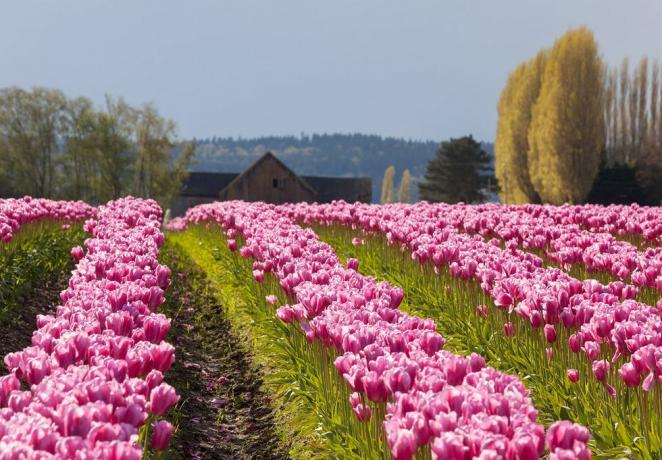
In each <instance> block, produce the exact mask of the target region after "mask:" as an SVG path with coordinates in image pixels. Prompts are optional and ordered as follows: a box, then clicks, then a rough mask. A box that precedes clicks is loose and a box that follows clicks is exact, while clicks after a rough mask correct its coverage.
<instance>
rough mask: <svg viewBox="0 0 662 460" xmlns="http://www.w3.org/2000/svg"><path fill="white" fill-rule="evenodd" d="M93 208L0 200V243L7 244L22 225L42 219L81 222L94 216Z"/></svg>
mask: <svg viewBox="0 0 662 460" xmlns="http://www.w3.org/2000/svg"><path fill="white" fill-rule="evenodd" d="M94 212H95V208H93V207H92V206H90V205H89V204H87V203H85V202H83V201H53V200H46V199H42V198H31V197H29V196H26V197H24V198H19V199H15V198H8V199H0V242H4V243H8V242H10V241H11V240H12V238H13V237H14V235H15V234H16V233H17V232H18V231H19V229H20V228H21V226H22V225H24V224H27V223H29V222H34V221H37V220H42V219H58V220H66V221H81V220H83V219H87V218H88V217H92V216H94Z"/></svg>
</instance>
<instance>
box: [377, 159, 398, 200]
mask: <svg viewBox="0 0 662 460" xmlns="http://www.w3.org/2000/svg"><path fill="white" fill-rule="evenodd" d="M394 179H395V166H393V165H391V166H389V167H388V168H386V171H384V178H383V179H382V196H381V199H380V202H381V203H382V204H385V203H393V181H394Z"/></svg>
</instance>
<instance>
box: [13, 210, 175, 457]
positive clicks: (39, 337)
mask: <svg viewBox="0 0 662 460" xmlns="http://www.w3.org/2000/svg"><path fill="white" fill-rule="evenodd" d="M74 208H76V206H75V205H74ZM74 215H76V214H74ZM80 215H82V213H81V214H79V216H80ZM160 217H161V209H160V208H159V206H158V204H157V203H156V202H155V201H153V200H142V199H134V198H131V197H129V198H125V199H120V200H117V201H111V202H109V203H108V204H106V205H105V206H101V207H99V208H98V210H97V212H96V218H95V219H91V220H88V221H86V222H85V226H84V227H85V230H86V231H87V232H89V233H91V235H92V237H91V238H88V239H87V240H86V242H85V249H86V251H85V250H84V249H83V248H81V247H75V248H73V249H72V251H71V254H72V256H73V257H74V259H75V260H77V262H78V263H77V266H76V269H75V271H74V272H73V273H72V276H71V278H70V281H69V287H68V288H67V289H66V290H64V291H62V293H61V294H60V297H61V301H62V305H60V306H58V307H57V311H56V313H55V315H39V316H38V317H37V327H38V328H37V330H36V331H35V332H34V334H33V336H32V345H31V346H29V347H27V348H25V349H23V350H22V351H18V352H16V353H10V354H8V355H7V356H6V357H5V358H4V362H5V364H6V366H7V368H8V370H9V372H10V373H9V374H8V375H6V376H3V377H0V458H3V459H23V458H31V459H32V458H34V459H48V458H77V459H139V458H141V456H142V454H143V448H142V447H141V446H140V445H139V444H138V442H139V434H138V433H139V430H141V429H142V434H143V437H144V440H143V442H144V444H143V445H144V446H149V440H150V439H148V438H147V433H148V432H149V430H150V429H152V433H153V435H152V437H151V441H152V447H153V448H154V449H156V450H160V449H165V448H166V446H167V444H168V441H169V438H170V436H171V434H172V432H173V426H172V425H171V424H170V423H169V422H167V421H165V420H159V419H160V418H161V417H162V416H163V415H164V414H166V413H167V412H168V410H169V409H170V408H171V407H172V406H173V405H174V404H175V403H176V402H177V400H178V398H179V397H178V396H177V394H176V393H175V390H174V389H173V388H172V387H171V386H169V385H168V384H166V383H164V382H163V373H164V372H165V371H166V370H167V369H168V368H169V367H170V365H171V364H172V363H173V361H174V352H175V350H174V348H173V347H172V346H171V345H170V344H168V343H167V342H164V341H163V339H164V337H165V336H166V334H167V333H168V330H169V328H170V320H169V319H167V318H166V317H165V316H164V315H162V314H158V313H155V311H156V310H157V308H158V306H159V305H160V304H161V303H162V302H163V301H164V296H163V292H164V290H165V289H166V287H167V286H168V285H169V283H170V270H169V269H168V268H167V267H166V266H163V265H160V264H159V263H158V261H157V256H158V250H159V247H160V246H161V245H162V244H163V241H164V236H163V233H161V231H160V229H159V228H160ZM152 423H153V425H152Z"/></svg>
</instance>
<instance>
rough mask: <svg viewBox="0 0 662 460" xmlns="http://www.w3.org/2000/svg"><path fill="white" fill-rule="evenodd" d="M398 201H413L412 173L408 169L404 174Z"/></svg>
mask: <svg viewBox="0 0 662 460" xmlns="http://www.w3.org/2000/svg"><path fill="white" fill-rule="evenodd" d="M398 201H399V202H400V203H409V202H410V201H411V173H410V172H409V170H408V169H405V170H404V171H403V172H402V178H401V179H400V188H399V189H398Z"/></svg>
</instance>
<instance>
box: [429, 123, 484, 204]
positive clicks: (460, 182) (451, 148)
mask: <svg viewBox="0 0 662 460" xmlns="http://www.w3.org/2000/svg"><path fill="white" fill-rule="evenodd" d="M490 179H492V174H491V171H490V158H489V156H488V155H487V153H486V152H485V151H484V150H483V149H482V148H481V146H480V143H478V142H476V141H475V140H474V139H473V137H472V136H465V137H461V138H458V139H450V140H449V141H445V142H442V143H441V147H440V148H439V150H438V151H437V156H436V157H435V158H433V159H432V160H430V162H429V163H428V168H427V172H426V173H425V179H424V181H423V182H422V183H421V184H420V185H419V191H420V195H421V198H422V199H424V200H427V201H431V202H437V201H443V202H446V203H457V202H460V201H462V202H464V203H480V202H483V201H485V200H486V199H487V197H488V190H487V186H488V184H489V181H490Z"/></svg>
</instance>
